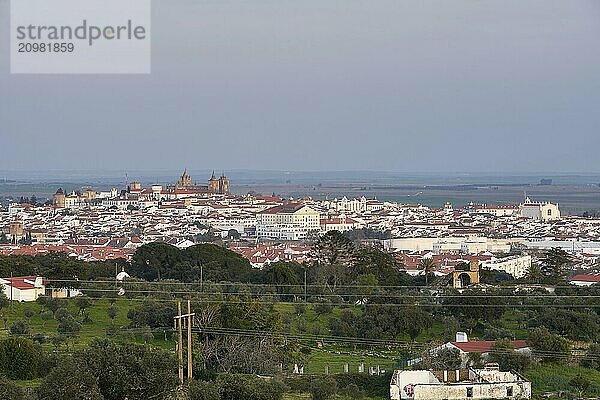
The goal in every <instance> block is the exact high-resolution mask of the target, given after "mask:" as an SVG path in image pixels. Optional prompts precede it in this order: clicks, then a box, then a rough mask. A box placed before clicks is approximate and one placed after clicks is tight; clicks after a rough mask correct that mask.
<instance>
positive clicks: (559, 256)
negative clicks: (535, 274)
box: [541, 247, 573, 283]
mask: <svg viewBox="0 0 600 400" xmlns="http://www.w3.org/2000/svg"><path fill="white" fill-rule="evenodd" d="M572 263H573V257H571V255H570V254H569V253H567V252H566V251H564V250H563V249H560V248H557V247H555V248H552V249H550V250H548V251H546V254H545V257H544V258H543V259H542V268H541V271H542V274H543V275H544V276H545V277H546V278H547V279H549V281H550V282H552V283H556V282H558V281H560V280H562V279H564V277H565V273H566V268H567V267H569V266H570V265H572Z"/></svg>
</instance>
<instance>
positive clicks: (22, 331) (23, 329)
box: [9, 319, 29, 335]
mask: <svg viewBox="0 0 600 400" xmlns="http://www.w3.org/2000/svg"><path fill="white" fill-rule="evenodd" d="M9 330H10V334H11V335H27V334H28V333H29V325H27V322H25V321H23V320H20V319H19V320H17V321H15V322H13V323H12V325H11V326H10V329H9Z"/></svg>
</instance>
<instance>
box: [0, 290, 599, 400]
mask: <svg viewBox="0 0 600 400" xmlns="http://www.w3.org/2000/svg"><path fill="white" fill-rule="evenodd" d="M63 301H64V303H65V305H66V307H67V308H68V309H69V311H70V312H71V313H72V314H73V315H78V314H79V309H78V308H77V307H76V306H75V302H74V301H72V300H63ZM115 304H116V307H117V309H118V314H117V316H116V318H115V320H114V325H115V327H116V328H117V329H118V330H119V331H120V332H121V333H120V334H121V335H124V336H125V338H126V339H127V340H132V341H136V342H139V343H143V339H142V331H141V330H136V329H134V330H132V329H129V319H128V318H127V312H128V311H129V310H130V309H131V308H133V307H135V306H136V305H139V301H136V300H128V299H118V300H117V301H116V303H115ZM109 306H110V303H109V301H108V300H94V301H93V304H92V306H91V307H89V308H88V309H87V310H86V312H87V313H88V314H89V316H90V317H91V322H90V323H87V324H83V325H82V329H81V332H80V333H79V335H78V336H77V338H76V339H73V340H70V341H69V342H68V344H66V345H65V344H64V343H63V344H61V345H59V347H55V345H53V344H52V342H51V341H50V340H48V341H47V342H45V343H44V345H43V346H44V347H45V348H46V349H48V350H54V351H56V350H58V351H65V350H66V351H72V350H73V348H81V347H84V346H85V345H87V344H88V343H89V342H90V341H92V340H93V339H94V338H105V337H107V330H109V329H110V328H111V326H112V324H113V322H112V321H111V319H110V318H109V316H108V313H107V310H108V308H109ZM26 310H31V311H32V312H33V315H32V316H31V317H30V318H27V317H26V316H25V314H26ZM45 310H47V308H46V307H44V306H41V305H39V304H37V303H13V304H12V305H11V306H8V307H5V308H3V309H2V310H0V320H1V321H0V324H2V325H0V328H1V329H0V338H2V337H6V336H8V334H9V333H8V329H7V328H8V327H10V326H11V324H12V323H13V322H14V321H16V320H25V321H27V322H28V325H29V327H30V335H36V334H44V335H46V336H48V339H50V338H52V337H53V336H56V335H57V331H56V327H57V321H56V320H55V319H49V320H47V321H44V320H43V319H42V318H41V316H40V313H41V312H43V311H45ZM276 310H278V311H279V312H280V313H282V314H288V316H290V315H291V317H289V318H291V319H290V320H289V321H288V323H287V324H286V323H284V330H286V331H290V332H291V333H292V334H307V335H311V336H312V335H314V336H317V337H318V336H319V334H322V335H324V336H327V335H329V334H328V330H327V318H328V317H330V315H317V313H315V311H314V309H313V308H312V307H310V306H307V307H306V311H305V312H304V313H303V314H302V315H297V313H296V312H295V308H294V305H292V304H286V303H280V304H277V305H276ZM339 312H340V309H339V308H334V309H333V314H334V315H335V314H338V313H339ZM289 318H288V319H289ZM78 319H81V317H78ZM503 324H505V325H507V326H510V327H511V328H512V329H515V328H517V329H519V328H521V325H520V322H519V321H518V317H517V316H514V315H512V314H511V313H507V315H506V318H505V321H503ZM441 329H442V327H440V326H438V324H436V325H434V327H433V328H432V329H430V331H429V332H428V333H426V334H424V335H422V338H421V337H420V338H419V339H421V340H423V339H424V340H427V339H429V338H430V336H431V335H434V334H435V333H438V334H439V331H441ZM521 329H522V328H521ZM171 331H172V329H171V327H169V328H167V329H166V330H154V332H153V334H154V339H153V340H151V341H150V344H151V345H153V346H156V347H160V348H163V349H168V350H172V351H174V350H175V335H173V334H172V332H171ZM314 336H312V337H314ZM419 339H418V340H419ZM303 345H304V346H305V347H306V348H309V349H310V352H309V353H308V354H307V355H306V363H305V365H304V373H305V374H323V373H325V369H326V367H329V373H331V374H336V373H342V372H343V370H344V364H346V363H347V364H348V365H349V372H358V366H359V364H361V363H363V364H364V368H365V372H368V370H369V367H371V366H373V367H375V366H379V367H380V369H381V370H386V371H390V370H392V369H394V368H398V365H399V360H400V358H401V354H400V351H401V350H400V349H397V348H382V347H379V348H368V349H367V348H354V347H353V346H349V345H345V344H331V343H327V341H324V342H323V344H322V343H321V342H320V341H319V340H316V339H303ZM578 373H582V374H583V375H585V376H586V377H587V378H588V379H590V381H592V385H591V387H590V388H589V390H588V393H587V394H588V395H589V396H600V371H593V370H589V369H584V368H580V367H574V366H565V365H553V364H540V365H534V366H532V367H531V368H530V369H529V370H528V371H527V373H526V374H525V376H526V377H527V378H528V379H529V380H531V381H532V385H533V392H534V394H542V393H545V392H558V391H569V390H571V389H572V388H570V387H569V380H570V379H571V378H572V377H573V376H575V375H577V374H578ZM19 383H20V385H22V386H35V385H37V384H38V383H39V380H35V381H26V382H19ZM303 398H307V397H306V396H304V397H303V395H295V394H292V395H288V396H287V397H286V399H288V400H292V399H303Z"/></svg>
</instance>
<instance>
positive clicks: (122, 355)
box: [76, 340, 177, 400]
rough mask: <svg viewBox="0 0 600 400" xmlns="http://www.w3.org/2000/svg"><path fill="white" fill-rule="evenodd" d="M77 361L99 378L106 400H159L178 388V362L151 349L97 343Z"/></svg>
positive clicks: (125, 344) (80, 354)
mask: <svg viewBox="0 0 600 400" xmlns="http://www.w3.org/2000/svg"><path fill="white" fill-rule="evenodd" d="M76 359H77V360H78V362H79V364H82V365H85V368H86V369H88V370H89V371H90V372H91V373H92V375H93V376H95V377H96V379H97V380H96V382H97V387H98V391H99V392H100V394H101V395H102V396H103V397H104V399H105V400H122V399H124V398H128V399H129V400H145V399H149V398H158V396H159V395H161V394H163V393H165V392H166V391H168V390H171V389H173V388H174V387H175V386H176V385H177V375H176V374H175V371H176V370H177V363H176V360H175V358H174V357H173V356H172V355H171V354H170V353H168V352H166V351H162V350H157V349H152V348H149V347H148V346H144V345H138V344H133V343H115V342H112V341H109V340H96V341H93V342H92V343H91V344H90V345H89V347H88V348H87V349H86V350H84V351H83V352H81V353H79V354H78V355H77V357H76Z"/></svg>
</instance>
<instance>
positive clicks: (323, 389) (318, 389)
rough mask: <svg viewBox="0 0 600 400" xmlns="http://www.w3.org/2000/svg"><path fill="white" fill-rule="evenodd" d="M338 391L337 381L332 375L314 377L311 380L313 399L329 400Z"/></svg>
mask: <svg viewBox="0 0 600 400" xmlns="http://www.w3.org/2000/svg"><path fill="white" fill-rule="evenodd" d="M336 393H337V382H336V380H335V379H333V378H332V377H330V376H323V377H318V378H315V379H313V380H312V381H311V382H310V396H311V398H312V399H313V400H327V399H329V398H330V397H332V396H333V395H335V394H336Z"/></svg>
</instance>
